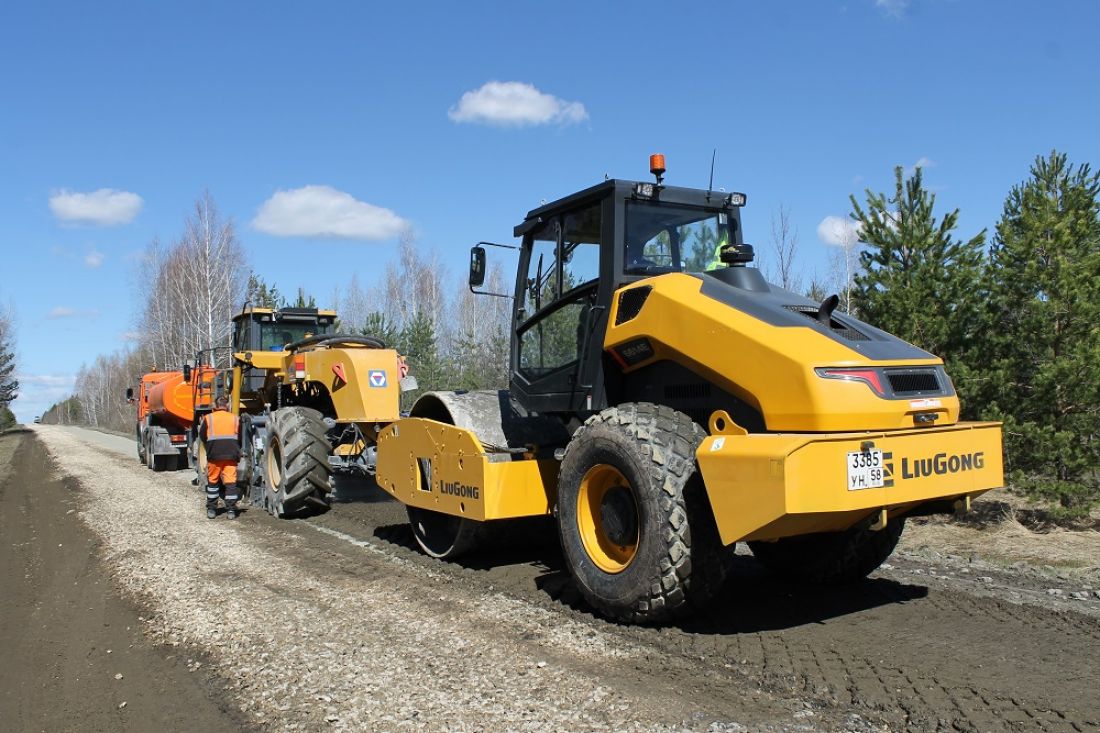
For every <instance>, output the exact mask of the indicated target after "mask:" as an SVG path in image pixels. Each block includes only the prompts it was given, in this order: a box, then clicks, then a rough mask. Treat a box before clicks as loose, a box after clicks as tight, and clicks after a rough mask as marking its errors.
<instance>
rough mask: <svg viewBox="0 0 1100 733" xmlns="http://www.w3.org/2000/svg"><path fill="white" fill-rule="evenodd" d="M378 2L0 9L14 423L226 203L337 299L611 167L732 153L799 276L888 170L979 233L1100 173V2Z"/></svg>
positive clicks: (289, 276)
mask: <svg viewBox="0 0 1100 733" xmlns="http://www.w3.org/2000/svg"><path fill="white" fill-rule="evenodd" d="M372 5H373V4H368V3H359V2H346V3H335V2H315V3H290V2H264V3H261V2H232V3H226V2H187V3H178V2H167V1H166V2H158V3H139V2H130V3H123V2H96V3H86V2H71V3H61V2H47V1H43V2H33V3H32V2H29V1H26V0H24V1H23V2H16V1H12V2H6V3H4V4H3V5H2V6H0V221H2V222H3V226H2V227H0V252H2V255H3V258H2V260H0V302H3V303H10V304H12V306H13V307H14V310H15V313H16V317H17V322H18V332H17V336H18V351H19V357H20V364H21V376H22V379H23V384H24V389H23V396H22V397H21V398H20V399H19V400H18V401H16V403H15V404H14V405H13V407H14V409H15V411H16V413H17V415H18V416H19V417H20V418H21V419H24V420H27V419H29V418H30V417H32V416H33V415H35V414H38V413H39V412H41V411H42V410H44V409H45V408H46V407H47V406H48V405H49V404H50V403H51V402H52V401H54V400H55V399H56V398H58V397H59V396H61V395H63V394H64V393H65V392H66V391H67V390H68V389H69V388H70V386H71V382H72V377H73V374H74V373H75V372H76V370H77V369H78V368H79V366H80V364H81V363H83V362H90V361H92V360H93V359H94V358H95V356H96V355H97V354H99V353H105V352H110V351H113V350H115V349H118V348H122V347H124V346H125V344H126V340H125V339H126V334H127V332H130V331H132V329H133V328H134V317H133V316H134V311H135V308H136V306H137V303H136V301H135V298H134V296H133V290H134V260H135V257H136V256H137V253H139V252H140V251H141V249H142V248H143V247H144V246H145V245H146V244H147V243H148V242H149V240H150V239H151V238H153V237H154V236H159V237H161V238H162V239H165V240H171V239H172V238H174V237H176V236H178V234H179V233H180V231H181V230H182V223H183V218H184V216H185V215H186V214H187V212H188V211H189V209H190V208H191V206H192V204H193V202H194V200H195V199H196V197H197V196H198V195H199V194H200V193H201V192H202V191H203V190H204V189H209V191H210V192H211V194H212V195H213V197H214V199H215V200H216V202H217V204H218V205H219V207H220V208H221V210H222V212H223V213H224V214H225V215H227V216H231V217H232V218H233V219H234V220H235V221H236V223H237V225H238V231H239V234H240V238H241V240H242V242H243V244H244V246H245V248H246V250H247V252H248V254H249V257H250V260H251V265H252V268H253V269H254V270H255V271H256V272H257V273H259V274H260V275H262V276H263V277H264V278H265V279H266V280H267V281H269V282H274V283H276V284H277V285H279V286H280V288H281V289H282V290H283V291H284V292H289V291H292V290H293V289H294V288H296V287H298V286H303V287H305V288H306V289H307V290H309V291H310V292H312V293H314V294H316V295H317V296H318V298H319V299H320V300H321V301H322V305H324V304H325V303H324V300H325V299H326V297H327V294H329V293H331V292H332V289H333V287H334V286H340V287H343V286H344V285H346V284H347V282H348V279H349V278H350V276H351V274H352V273H353V272H354V273H356V274H357V275H358V278H359V280H360V282H361V283H363V284H364V285H370V284H372V283H373V282H375V281H376V279H377V277H378V276H379V275H380V274H381V272H382V270H383V268H384V266H385V263H386V262H387V261H389V260H390V258H391V257H393V255H394V254H395V252H396V248H397V246H396V236H395V235H394V232H395V231H396V228H395V226H396V224H399V223H405V222H407V223H410V224H411V225H412V226H413V227H414V229H415V231H416V233H417V235H418V241H419V242H420V246H422V247H425V248H434V249H436V250H438V252H439V253H440V254H441V256H442V260H443V262H444V264H445V265H446V266H447V267H448V268H449V270H450V273H451V275H452V277H454V278H457V277H458V276H459V274H460V272H461V271H462V270H463V268H464V266H465V260H466V256H467V252H468V248H469V246H470V245H471V244H473V243H474V242H476V241H478V240H481V239H489V240H495V241H510V236H511V227H512V226H513V225H514V224H516V223H518V222H519V221H520V220H521V219H522V217H523V215H524V214H525V212H526V211H527V210H528V209H531V208H533V207H534V206H536V205H538V204H539V202H540V201H542V200H544V199H546V200H550V199H554V198H557V197H559V196H562V195H565V194H568V193H570V192H572V191H574V190H577V189H579V188H582V187H585V186H588V185H591V184H593V183H595V182H597V181H599V180H602V178H603V176H604V174H605V173H606V174H609V175H611V176H613V177H621V178H648V171H647V165H646V162H647V156H648V154H649V153H651V152H663V153H664V154H665V155H666V158H667V160H668V167H669V172H668V175H667V181H668V182H669V183H671V184H676V185H699V186H705V185H706V181H707V173H708V168H709V163H710V156H711V150H712V149H713V148H717V149H718V166H717V173H716V176H715V185H716V186H722V187H725V188H727V189H736V190H740V191H745V192H746V193H748V195H749V205H748V208H747V209H746V210H745V212H744V224H745V232H746V240H747V241H750V242H754V243H756V244H758V246H759V247H760V248H765V247H766V244H767V241H768V238H769V232H770V225H769V219H770V217H771V215H772V214H773V213H774V212H775V210H776V209H777V208H778V206H779V205H780V203H782V204H784V205H785V206H787V207H788V208H789V209H790V211H791V216H792V220H793V223H794V224H795V226H797V228H798V232H799V238H800V260H801V262H800V264H801V267H800V269H801V270H802V271H803V272H804V273H805V274H806V275H807V276H809V275H811V274H813V273H814V272H815V271H816V272H818V273H821V272H823V271H824V270H825V268H826V264H825V261H826V253H827V250H828V246H829V245H827V244H825V243H823V242H822V241H821V239H820V238H819V235H818V228H819V225H820V224H821V222H822V220H823V219H825V217H828V216H846V215H847V212H848V210H849V206H848V201H847V197H848V195H849V193H852V192H861V191H862V190H863V188H865V187H868V186H869V187H871V188H873V189H875V190H885V189H887V187H889V186H890V185H891V183H892V169H893V166H894V165H898V164H900V165H904V166H912V165H914V164H916V163H917V162H918V161H924V162H925V166H926V167H925V177H926V181H927V182H928V184H929V185H930V186H931V187H933V188H934V190H935V191H936V192H937V194H938V197H939V198H938V206H939V208H940V210H941V211H944V210H947V209H948V207H950V208H954V207H959V208H960V209H961V210H962V216H961V220H960V221H961V227H960V234H962V235H966V236H970V235H972V234H973V233H974V232H976V231H977V230H979V229H981V228H983V227H991V226H992V225H993V224H994V222H995V221H996V219H997V217H998V216H999V214H1000V210H1001V206H1002V204H1003V201H1004V197H1005V194H1006V193H1007V192H1008V189H1009V188H1010V186H1011V185H1012V184H1014V183H1016V182H1018V181H1020V180H1022V179H1023V178H1024V177H1025V176H1026V174H1027V168H1028V165H1029V163H1030V162H1031V160H1032V159H1033V158H1034V157H1035V156H1036V155H1038V154H1043V153H1046V152H1048V151H1049V150H1050V149H1051V148H1058V149H1059V150H1062V151H1064V152H1066V153H1068V154H1069V155H1070V158H1071V160H1073V161H1075V162H1091V163H1093V164H1100V135H1098V133H1097V130H1098V129H1100V128H1098V125H1097V119H1098V112H1100V95H1098V94H1097V90H1098V89H1100V47H1098V45H1097V44H1096V43H1095V38H1094V36H1095V31H1096V29H1097V28H1100V4H1096V3H1092V2H1048V3H1025V2H968V1H966V0H924V1H922V0H911V1H909V2H906V1H905V0H877V2H876V0H847V1H846V2H773V3H754V4H749V3H733V2H711V3H668V2H662V3H657V2H652V3H651V2H641V1H639V2H633V3H597V2H557V3H530V2H513V3H481V2H465V3H454V2H447V3H442V2H440V3H435V2H420V3H389V4H386V6H385V7H382V6H377V7H372ZM494 81H495V82H501V84H499V85H491V84H490V82H494ZM487 85H489V86H487ZM464 95H467V96H466V97H464ZM104 190H106V191H104ZM280 191H281V192H283V194H281V195H279V196H276V194H277V193H278V192H280ZM96 192H99V193H96ZM273 197H274V198H273ZM51 199H52V200H53V206H51ZM265 202H267V203H266V204H265ZM261 210H263V214H264V215H263V216H259V217H258V215H259V214H260V213H261ZM334 235H337V236H334Z"/></svg>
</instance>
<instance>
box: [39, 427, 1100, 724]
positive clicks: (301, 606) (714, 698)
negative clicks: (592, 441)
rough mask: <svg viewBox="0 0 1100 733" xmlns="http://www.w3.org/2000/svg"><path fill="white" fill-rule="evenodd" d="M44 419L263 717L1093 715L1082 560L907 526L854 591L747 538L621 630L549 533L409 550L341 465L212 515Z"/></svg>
mask: <svg viewBox="0 0 1100 733" xmlns="http://www.w3.org/2000/svg"><path fill="white" fill-rule="evenodd" d="M37 433H38V435H39V436H40V438H41V440H42V441H43V442H44V443H45V444H46V445H47V446H48V447H49V450H50V451H51V452H52V453H53V454H54V455H57V456H65V458H66V459H65V461H64V463H63V464H62V465H63V468H62V471H63V472H64V473H66V474H67V475H69V476H71V477H72V478H73V479H74V480H75V481H76V482H77V483H78V484H79V485H80V487H81V507H82V512H81V515H80V516H81V517H82V518H83V519H84V521H85V522H87V523H88V525H89V526H91V527H93V528H95V531H96V533H97V534H98V536H99V537H100V538H101V540H102V542H103V546H104V553H103V557H104V559H105V561H106V566H107V567H108V568H109V569H110V571H111V573H112V575H113V577H114V578H115V579H116V581H117V582H118V583H119V584H120V585H121V586H122V587H123V588H124V589H126V591H127V593H128V594H129V596H130V597H132V598H134V599H137V600H138V602H140V603H142V604H143V605H144V606H145V607H146V608H147V609H148V613H147V614H146V615H145V622H144V628H145V631H146V634H147V635H148V636H149V637H150V638H152V639H153V640H155V641H157V642H159V643H162V644H164V645H166V646H168V647H171V648H173V649H177V650H179V651H180V653H181V654H185V655H188V656H190V657H192V658H195V659H198V658H199V656H197V655H201V658H202V659H203V660H205V661H204V666H203V667H202V670H201V671H200V672H199V673H198V674H201V675H206V677H207V679H208V680H209V684H211V685H213V686H215V687H217V686H219V685H220V686H223V687H227V688H228V691H227V699H232V700H233V701H234V704H235V705H236V707H237V709H238V710H239V711H241V713H242V714H243V715H244V716H245V718H246V719H247V720H248V721H250V722H251V723H252V724H253V725H256V726H258V727H261V728H263V729H265V730H317V729H321V728H322V727H323V728H325V729H331V730H395V731H396V730H457V731H464V730H471V731H473V730H477V731H497V730H501V731H503V730H539V731H546V730H569V731H588V730H591V731H605V730H615V731H619V730H624V731H629V730H665V731H671V730H677V731H679V730H701V731H708V732H710V733H721V731H741V730H753V731H871V730H876V731H878V730H889V731H893V730H897V731H914V733H917V732H924V731H936V732H939V731H983V733H984V731H1031V730H1035V731H1086V730H1095V729H1098V728H1100V699H1098V696H1097V695H1096V694H1095V659H1096V658H1097V657H1098V656H1100V597H1095V598H1093V597H1089V598H1085V599H1079V598H1075V597H1074V596H1073V595H1071V593H1079V592H1083V591H1084V589H1085V588H1086V587H1087V586H1085V585H1084V584H1085V583H1086V582H1090V581H1088V578H1087V577H1084V576H1080V575H1073V574H1072V573H1071V572H1070V571H1068V570H1067V571H1064V572H1065V579H1064V580H1063V579H1062V578H1060V577H1059V576H1058V573H1059V572H1063V571H1061V570H1057V569H1055V570H1047V569H1043V568H1038V569H1037V568H1032V567H1031V566H1026V567H1013V566H1011V565H1005V564H1003V563H1000V562H990V561H986V560H984V559H982V558H981V557H980V556H974V557H970V556H962V555H957V554H954V553H951V552H938V551H937V550H936V549H934V547H935V546H934V545H932V544H929V543H927V542H925V541H924V540H922V539H921V537H922V533H921V530H920V529H919V528H918V531H917V532H915V533H913V535H914V536H915V537H916V540H915V541H914V543H912V544H910V545H907V546H906V549H904V550H903V551H901V552H899V553H897V554H896V555H895V556H894V557H893V558H891V561H890V563H889V565H888V566H885V567H884V568H883V569H882V570H881V571H880V572H878V573H876V575H875V576H874V577H873V578H872V579H871V580H869V581H867V582H865V583H862V584H860V585H858V586H852V587H849V588H843V589H829V590H824V589H812V588H800V587H791V586H787V585H783V584H781V583H777V582H776V581H774V580H772V579H770V578H768V577H767V576H766V575H765V574H764V573H762V572H761V570H760V569H759V567H758V566H757V565H756V563H755V561H754V560H753V559H752V558H751V557H749V556H747V555H742V556H740V557H739V558H738V560H739V562H738V567H737V572H736V577H735V578H734V580H733V582H732V583H731V584H730V586H729V588H728V589H727V591H726V593H725V596H724V597H723V598H722V599H721V600H720V602H719V603H718V604H717V605H716V606H715V607H714V608H713V609H712V610H711V611H710V612H708V613H706V614H703V615H701V616H699V617H697V618H695V619H693V620H691V621H690V622H685V623H684V624H681V625H678V626H672V627H667V628H662V629H656V628H639V627H624V626H618V625H615V624H610V623H607V622H605V621H603V620H602V619H599V618H597V617H595V616H593V614H592V613H591V612H590V611H589V610H588V609H587V608H585V606H584V605H583V603H582V602H581V601H580V600H579V598H578V596H577V594H576V592H575V590H574V589H573V588H572V587H571V584H570V582H569V580H568V575H567V573H565V571H564V570H563V568H562V566H561V560H560V556H559V555H558V552H557V548H556V545H555V542H554V540H553V533H552V532H547V531H546V529H547V528H546V527H541V528H540V527H538V526H537V525H532V526H531V527H529V528H527V529H528V531H527V532H525V533H524V534H525V540H524V542H522V543H521V546H519V547H518V548H512V549H510V550H508V551H499V552H487V553H483V554H481V555H478V556H475V557H473V558H472V559H470V560H469V561H467V562H465V563H464V564H455V563H441V562H437V561H433V560H430V559H428V558H426V557H424V556H422V555H421V554H419V553H418V552H416V551H415V550H414V549H412V541H411V536H410V533H409V531H408V528H407V524H406V523H405V518H404V512H403V510H402V508H401V507H400V506H399V505H396V504H394V503H392V502H389V501H384V500H381V497H380V496H379V495H378V492H377V490H372V489H371V488H370V487H369V486H359V485H353V484H350V483H346V484H345V485H342V486H341V487H340V496H341V498H342V499H343V500H344V501H343V503H340V504H338V505H336V506H335V507H334V509H333V510H332V511H329V512H327V513H324V514H319V515H315V516H307V517H303V518H300V519H296V520H292V521H277V520H274V519H271V518H270V517H268V516H267V515H265V514H263V513H262V512H260V511H250V512H248V513H247V514H246V515H245V516H244V517H243V518H242V519H241V520H238V522H236V523H232V524H231V523H228V522H225V521H224V520H222V521H214V522H208V521H207V520H205V519H204V518H202V512H201V508H200V507H201V498H200V495H199V493H198V492H197V490H196V489H195V488H194V487H193V486H192V484H191V482H190V479H191V477H192V476H193V474H192V473H190V472H186V471H181V472H177V473H172V474H154V473H151V472H149V471H147V470H146V469H144V468H142V467H140V466H138V465H137V461H136V458H134V456H133V455H132V447H133V446H132V443H127V442H126V441H122V442H121V443H119V444H118V445H113V447H112V448H111V449H110V450H103V448H102V447H92V446H90V445H89V444H88V443H87V442H85V434H84V433H83V432H82V431H73V430H68V431H66V430H60V429H56V428H51V427H47V428H40V429H38V430H37ZM108 437H111V436H108ZM102 439H103V438H102V436H100V437H97V438H95V439H94V440H96V441H101V440H102ZM115 449H117V450H118V451H119V452H117V453H116V452H111V451H113V450H115ZM106 476H110V477H111V480H110V481H109V482H108V481H105V480H104V477H106ZM120 497H121V498H122V499H123V500H124V501H127V502H129V501H133V502H138V503H140V504H141V506H142V507H143V512H142V513H141V514H140V515H138V516H137V517H135V516H134V515H130V514H119V513H118V512H116V511H114V510H113V508H112V507H113V506H114V503H115V502H116V501H118V499H119V498H120ZM1055 584H1057V587H1056V586H1055ZM1052 590H1060V591H1062V592H1061V593H1060V594H1059V593H1051V592H1050V591H1052ZM219 617H221V618H229V619H231V620H232V623H231V624H228V625H224V624H223V625H222V626H218V625H217V624H215V623H213V622H212V621H211V619H213V618H219Z"/></svg>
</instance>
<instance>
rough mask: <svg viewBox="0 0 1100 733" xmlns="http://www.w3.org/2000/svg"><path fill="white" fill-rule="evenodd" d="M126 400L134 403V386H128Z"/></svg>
mask: <svg viewBox="0 0 1100 733" xmlns="http://www.w3.org/2000/svg"><path fill="white" fill-rule="evenodd" d="M126 401H127V402H129V403H131V404H132V403H133V401H134V388H133V387H127V388H126Z"/></svg>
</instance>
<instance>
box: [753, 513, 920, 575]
mask: <svg viewBox="0 0 1100 733" xmlns="http://www.w3.org/2000/svg"><path fill="white" fill-rule="evenodd" d="M904 528H905V519H891V520H890V521H889V522H887V524H886V526H885V527H884V528H882V529H881V530H878V531H873V530H870V529H849V530H847V531H845V532H821V533H818V534H808V535H801V536H796V537H785V538H783V539H780V540H776V541H775V542H764V541H757V542H749V548H750V549H751V550H752V554H753V555H755V556H756V559H757V560H759V561H760V564H761V565H763V566H764V567H766V568H767V569H768V570H770V571H771V572H773V573H775V574H776V575H779V576H781V577H783V578H786V579H788V580H793V581H797V582H804V583H815V584H818V585H840V584H845V583H855V582H858V581H860V580H862V579H864V578H866V577H867V576H868V575H870V574H871V573H872V572H874V570H875V569H877V568H878V566H879V565H881V564H882V563H883V562H885V561H886V558H888V557H890V553H892V552H893V551H894V548H895V547H897V544H898V540H900V539H901V532H902V530H903V529H904Z"/></svg>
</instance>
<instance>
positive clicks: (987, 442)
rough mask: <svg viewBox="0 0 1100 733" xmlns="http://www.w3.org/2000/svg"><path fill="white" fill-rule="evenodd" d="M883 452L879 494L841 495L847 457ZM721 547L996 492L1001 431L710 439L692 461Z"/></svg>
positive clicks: (966, 428)
mask: <svg viewBox="0 0 1100 733" xmlns="http://www.w3.org/2000/svg"><path fill="white" fill-rule="evenodd" d="M870 450H876V451H881V452H882V454H881V455H882V458H883V468H884V485H883V486H882V487H879V488H856V489H850V488H849V478H850V476H849V473H848V461H849V459H850V456H851V455H852V454H859V453H864V452H866V451H870ZM696 458H697V460H698V461H699V467H700V469H701V471H702V474H703V481H704V483H705V485H706V489H707V495H708V496H709V498H710V504H711V507H712V509H713V510H714V518H715V521H716V523H717V525H718V530H719V533H720V534H721V537H722V542H723V543H724V544H727V545H728V544H730V543H732V542H738V541H741V540H768V539H779V538H781V537H788V536H793V535H798V534H806V533H810V532H826V531H840V530H844V529H847V528H849V527H851V526H853V525H854V524H856V523H857V522H859V521H861V520H864V519H866V518H868V517H870V516H872V515H876V514H878V515H881V512H882V511H883V510H885V511H886V512H887V514H888V515H892V514H899V513H902V512H904V511H905V510H907V509H910V508H912V507H913V506H914V505H916V504H920V503H924V502H928V501H935V500H948V501H950V500H962V501H963V502H964V503H965V502H966V501H967V498H968V497H969V498H973V497H975V496H978V495H979V494H982V493H983V492H985V491H988V490H990V489H994V488H998V487H1000V486H1002V485H1003V483H1004V466H1003V463H1002V454H1001V426H1000V423H958V424H956V425H952V426H947V427H940V428H921V429H914V430H899V431H891V432H861V433H834V434H826V435H812V434H793V433H772V434H755V435H735V434H730V435H711V436H710V437H708V438H706V439H705V440H704V441H703V443H702V445H701V446H700V447H699V449H698V451H697V452H696Z"/></svg>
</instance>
